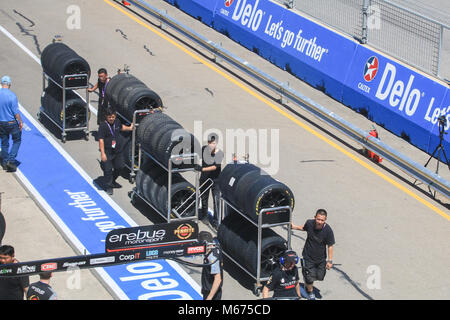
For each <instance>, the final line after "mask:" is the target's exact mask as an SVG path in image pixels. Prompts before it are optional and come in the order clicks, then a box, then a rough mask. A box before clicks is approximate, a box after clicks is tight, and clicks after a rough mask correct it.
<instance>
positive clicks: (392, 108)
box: [342, 46, 450, 153]
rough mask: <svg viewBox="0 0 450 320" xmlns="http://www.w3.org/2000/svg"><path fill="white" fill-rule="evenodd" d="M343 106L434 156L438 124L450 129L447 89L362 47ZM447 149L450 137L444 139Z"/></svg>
mask: <svg viewBox="0 0 450 320" xmlns="http://www.w3.org/2000/svg"><path fill="white" fill-rule="evenodd" d="M342 103H344V104H345V105H347V106H350V107H351V108H352V109H354V110H356V111H358V112H360V113H362V114H364V115H365V116H367V118H368V119H370V120H372V121H374V122H376V123H378V124H379V125H380V126H382V127H384V128H385V129H387V130H389V131H392V132H394V133H395V134H397V135H398V136H401V137H403V138H404V139H405V140H407V141H409V142H411V143H412V144H413V145H415V146H417V147H419V148H420V149H422V150H424V151H426V152H428V153H431V152H433V150H434V148H435V147H436V146H437V145H438V144H439V121H438V118H439V117H441V116H444V118H445V119H446V123H447V125H446V126H445V128H444V129H445V130H446V131H447V130H448V128H449V126H450V121H449V120H450V119H449V118H450V104H449V97H448V89H447V88H446V87H445V86H443V85H441V84H439V83H438V82H436V81H433V80H432V79H430V78H428V77H426V76H424V75H422V74H420V73H418V72H415V71H413V70H411V69H409V68H407V67H405V66H403V65H402V64H400V63H397V62H395V61H393V60H391V59H388V58H386V57H385V56H383V55H381V54H378V53H376V52H374V51H372V50H369V49H367V48H365V47H363V46H359V47H358V50H357V52H356V54H355V57H354V59H353V63H352V66H351V68H350V72H349V73H348V76H347V79H346V81H345V87H344V91H343V97H342ZM444 138H445V140H444V144H445V145H446V149H449V148H450V145H449V142H450V137H449V136H448V135H445V136H444Z"/></svg>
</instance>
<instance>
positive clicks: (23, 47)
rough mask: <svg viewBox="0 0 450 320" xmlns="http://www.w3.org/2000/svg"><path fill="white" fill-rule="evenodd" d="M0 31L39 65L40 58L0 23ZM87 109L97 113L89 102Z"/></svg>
mask: <svg viewBox="0 0 450 320" xmlns="http://www.w3.org/2000/svg"><path fill="white" fill-rule="evenodd" d="M0 31H1V32H2V33H3V34H4V35H5V36H7V37H8V38H9V39H10V40H11V41H12V42H14V43H15V44H16V45H17V46H18V47H19V48H20V49H22V50H23V51H25V53H26V54H27V55H29V56H30V57H31V58H32V59H33V60H34V61H36V62H37V63H38V64H39V65H41V60H40V59H39V58H38V57H37V56H36V55H35V54H34V53H33V52H31V51H30V50H29V49H28V48H27V47H25V45H24V44H22V43H21V42H20V41H19V40H17V39H16V38H15V37H14V36H13V35H12V34H11V33H9V32H8V30H6V29H5V28H4V27H3V26H2V25H0ZM73 92H75V94H77V95H78V96H79V97H80V98H81V99H83V101H84V102H86V100H85V99H84V98H83V97H82V96H81V95H80V94H79V93H78V92H76V91H73ZM89 110H91V112H92V113H93V114H95V115H97V109H95V108H94V107H93V106H92V105H91V104H89Z"/></svg>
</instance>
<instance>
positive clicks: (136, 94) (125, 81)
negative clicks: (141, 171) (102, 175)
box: [105, 73, 163, 169]
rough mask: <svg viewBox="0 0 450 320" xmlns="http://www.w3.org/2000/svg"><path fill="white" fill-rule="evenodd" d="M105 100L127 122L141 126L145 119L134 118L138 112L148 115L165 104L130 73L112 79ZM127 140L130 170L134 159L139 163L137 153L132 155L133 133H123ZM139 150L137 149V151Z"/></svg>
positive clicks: (107, 87) (126, 147)
mask: <svg viewBox="0 0 450 320" xmlns="http://www.w3.org/2000/svg"><path fill="white" fill-rule="evenodd" d="M105 99H106V100H107V101H108V102H109V104H110V106H111V107H112V108H113V109H114V110H116V111H117V113H118V114H119V115H120V116H122V117H123V118H124V119H125V120H126V122H128V123H132V122H133V120H134V121H135V124H137V125H139V123H140V122H141V120H142V119H143V117H142V116H141V114H137V115H136V118H135V119H133V118H134V113H135V112H136V111H143V112H142V114H143V115H144V117H145V115H146V114H147V113H146V111H151V110H162V108H163V102H162V100H161V97H160V96H159V95H158V94H157V93H156V92H154V91H153V90H151V89H149V88H148V87H147V86H146V85H145V84H144V83H143V82H142V81H141V80H139V79H137V78H136V77H135V76H133V75H130V74H128V73H119V74H117V75H115V76H114V77H112V78H111V80H110V81H109V82H108V85H107V86H106V88H105ZM123 136H124V138H125V139H126V142H125V147H124V152H125V162H126V165H127V167H128V168H130V169H134V168H131V165H132V157H134V158H135V161H134V163H137V160H138V159H137V158H138V155H137V152H135V154H134V155H133V154H132V146H133V145H132V139H131V133H123ZM135 150H137V149H135Z"/></svg>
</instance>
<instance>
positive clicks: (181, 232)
mask: <svg viewBox="0 0 450 320" xmlns="http://www.w3.org/2000/svg"><path fill="white" fill-rule="evenodd" d="M194 231H195V229H194V228H193V227H192V226H191V225H190V224H187V223H184V224H182V225H181V226H179V227H178V228H177V229H176V230H175V231H174V233H175V234H176V236H177V237H178V238H180V239H183V240H185V239H188V238H190V237H191V235H192V234H193V233H194Z"/></svg>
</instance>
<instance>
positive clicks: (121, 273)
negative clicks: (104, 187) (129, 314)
mask: <svg viewBox="0 0 450 320" xmlns="http://www.w3.org/2000/svg"><path fill="white" fill-rule="evenodd" d="M20 112H21V116H22V119H23V123H24V129H23V131H22V144H21V147H20V150H19V157H18V160H19V161H21V165H20V166H19V170H18V176H19V178H21V179H22V180H23V182H24V184H25V185H26V186H29V189H31V191H32V193H33V194H34V195H35V196H36V198H37V200H38V201H39V202H40V204H41V206H42V207H43V208H44V209H46V211H47V212H49V211H50V212H51V214H50V216H51V217H52V216H53V217H54V219H53V220H54V222H55V223H57V224H58V226H59V227H60V229H61V230H65V231H66V232H67V233H68V238H69V239H70V240H71V241H72V243H73V244H74V245H75V246H76V247H77V248H78V250H79V251H80V252H83V251H84V250H85V251H86V253H99V252H104V251H105V245H104V239H105V237H106V234H107V233H108V232H109V231H111V230H113V229H116V228H121V227H130V226H136V223H135V222H134V221H133V220H132V219H131V218H129V217H128V216H127V215H126V214H125V212H123V210H122V209H121V208H120V207H119V206H118V205H117V204H116V203H115V202H114V201H113V200H112V199H111V198H110V197H109V196H108V195H106V193H105V192H104V191H99V190H98V189H97V188H96V187H95V186H94V185H93V183H92V178H90V177H89V176H88V175H87V174H86V172H84V171H83V170H82V169H81V168H80V167H79V165H78V164H77V163H76V162H75V161H74V160H73V159H72V158H71V157H70V156H69V155H68V154H67V153H66V152H65V151H64V149H62V147H61V146H60V145H59V144H57V143H56V141H55V140H54V139H53V137H51V136H50V135H49V134H48V133H47V132H46V131H45V130H44V129H43V127H42V126H41V125H40V124H39V123H38V122H37V121H36V120H34V119H33V118H32V117H31V116H30V115H29V114H28V112H27V111H26V110H25V109H24V108H23V107H22V106H20ZM55 215H56V216H55ZM80 246H82V248H80ZM83 249H84V250H83ZM149 254H152V253H151V252H149ZM42 258H45V257H42ZM124 259H125V257H124ZM126 259H129V261H130V263H129V264H126V265H117V266H113V267H107V268H98V269H99V270H100V272H99V274H100V275H101V276H102V277H103V279H104V281H105V283H106V284H107V285H108V286H109V287H110V289H111V290H112V291H113V292H114V293H115V295H116V296H117V297H119V298H120V299H131V300H138V299H144V300H146V299H155V300H162V299H164V300H172V299H185V300H189V299H194V300H199V299H202V296H201V294H200V288H199V286H198V284H197V283H195V281H193V280H192V278H190V276H189V275H188V274H187V273H186V272H184V270H182V269H181V268H180V266H179V265H178V264H176V263H175V262H173V261H169V260H167V261H166V260H155V261H144V262H139V263H132V261H133V257H129V256H127V257H126Z"/></svg>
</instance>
